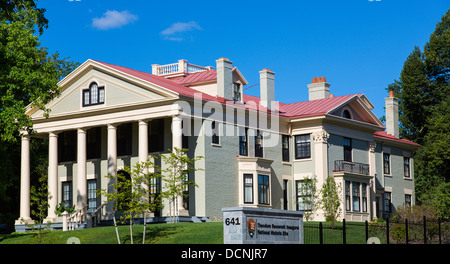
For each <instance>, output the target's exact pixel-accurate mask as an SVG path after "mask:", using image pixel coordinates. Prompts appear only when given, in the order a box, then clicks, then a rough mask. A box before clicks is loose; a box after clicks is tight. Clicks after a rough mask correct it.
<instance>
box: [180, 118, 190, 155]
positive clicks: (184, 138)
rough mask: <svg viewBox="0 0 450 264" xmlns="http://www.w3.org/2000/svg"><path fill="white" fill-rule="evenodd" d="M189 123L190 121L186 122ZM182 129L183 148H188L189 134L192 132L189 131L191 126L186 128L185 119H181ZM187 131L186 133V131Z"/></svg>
mask: <svg viewBox="0 0 450 264" xmlns="http://www.w3.org/2000/svg"><path fill="white" fill-rule="evenodd" d="M186 123H187V124H189V123H188V122H186ZM181 129H182V135H181V148H184V149H188V148H189V136H188V135H190V134H191V133H190V132H189V129H190V127H189V126H188V127H187V128H184V120H182V121H181ZM185 131H186V133H185Z"/></svg>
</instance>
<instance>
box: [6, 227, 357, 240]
mask: <svg viewBox="0 0 450 264" xmlns="http://www.w3.org/2000/svg"><path fill="white" fill-rule="evenodd" d="M322 224H323V242H324V243H325V244H342V243H343V240H342V223H337V224H336V228H334V229H331V228H330V224H329V223H322ZM318 227H319V223H318V222H304V243H305V244H319V228H318ZM143 228H144V226H143V225H135V226H133V242H134V244H142V232H143ZM346 229H347V231H346V242H347V244H365V243H366V241H365V228H364V225H363V224H361V223H347V225H346ZM118 230H119V235H120V242H121V244H130V242H131V237H130V227H129V226H128V225H122V226H119V227H118ZM70 237H76V238H78V239H80V242H81V243H82V244H117V238H116V231H115V229H114V227H112V226H111V227H97V228H90V229H82V230H74V231H67V232H63V231H53V232H49V233H48V234H46V235H45V236H44V237H43V241H42V243H43V244H66V243H67V239H69V238H70ZM145 238H146V241H145V243H146V244H223V223H222V222H210V223H177V224H151V225H147V230H146V232H145ZM37 243H38V241H37V236H36V234H9V235H0V244H37Z"/></svg>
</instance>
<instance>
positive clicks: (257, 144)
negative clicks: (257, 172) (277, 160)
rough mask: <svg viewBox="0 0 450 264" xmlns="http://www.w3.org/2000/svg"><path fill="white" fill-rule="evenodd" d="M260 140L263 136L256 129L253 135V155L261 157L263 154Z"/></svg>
mask: <svg viewBox="0 0 450 264" xmlns="http://www.w3.org/2000/svg"><path fill="white" fill-rule="evenodd" d="M262 141H263V137H262V134H261V131H259V130H257V131H256V136H255V157H260V158H262V157H263V156H264V153H263V146H262Z"/></svg>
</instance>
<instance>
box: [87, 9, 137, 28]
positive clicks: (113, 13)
mask: <svg viewBox="0 0 450 264" xmlns="http://www.w3.org/2000/svg"><path fill="white" fill-rule="evenodd" d="M137 19H138V17H137V16H136V15H133V14H131V13H130V12H129V11H127V10H124V11H122V12H119V11H117V10H107V11H106V12H105V13H104V14H103V16H102V17H94V18H93V19H92V26H93V27H94V28H97V29H100V30H107V29H111V28H120V27H122V26H124V25H127V24H129V23H132V22H134V21H136V20H137Z"/></svg>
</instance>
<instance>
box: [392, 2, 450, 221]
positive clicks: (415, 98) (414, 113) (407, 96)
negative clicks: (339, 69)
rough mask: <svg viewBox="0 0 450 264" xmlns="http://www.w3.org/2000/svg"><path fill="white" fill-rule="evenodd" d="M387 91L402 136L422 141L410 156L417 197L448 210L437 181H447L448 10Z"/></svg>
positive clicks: (449, 166)
mask: <svg viewBox="0 0 450 264" xmlns="http://www.w3.org/2000/svg"><path fill="white" fill-rule="evenodd" d="M388 90H393V91H394V92H395V94H396V97H398V98H399V112H400V116H399V119H400V124H401V126H400V133H401V136H402V137H403V138H407V139H409V140H412V141H414V142H416V143H419V144H421V147H420V148H419V149H418V150H417V153H416V155H415V160H414V169H415V176H414V180H415V187H416V188H415V189H416V200H417V201H418V203H427V202H432V201H434V202H436V201H440V202H438V203H439V204H440V205H441V206H439V210H444V211H442V212H440V213H442V214H444V215H448V213H445V212H449V211H450V208H449V207H448V202H445V201H448V197H446V195H448V191H447V192H446V191H444V190H442V188H440V187H439V185H442V184H443V185H444V186H448V185H447V183H448V182H449V181H450V153H449V147H450V136H449V135H450V9H449V10H447V12H446V14H445V15H444V16H443V17H442V19H441V21H440V22H439V23H437V25H436V29H435V31H434V32H433V33H432V34H431V36H430V39H429V41H428V42H427V43H426V44H425V46H424V48H423V52H421V51H420V49H419V48H418V47H415V48H414V50H413V51H412V52H411V54H410V55H409V56H408V58H407V59H406V61H405V63H404V65H403V69H402V71H401V74H400V79H399V80H396V81H394V83H393V84H391V85H389V87H388ZM430 195H434V196H433V197H430Z"/></svg>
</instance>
